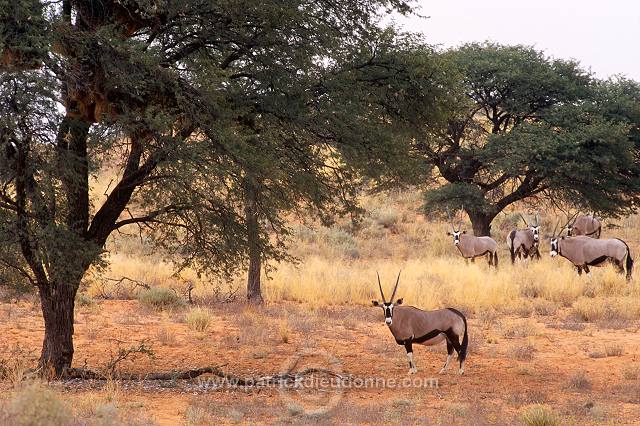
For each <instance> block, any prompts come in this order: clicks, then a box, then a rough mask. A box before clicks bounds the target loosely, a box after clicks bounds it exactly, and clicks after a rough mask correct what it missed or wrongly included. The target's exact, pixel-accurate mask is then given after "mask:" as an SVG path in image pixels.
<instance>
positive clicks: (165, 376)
mask: <svg viewBox="0 0 640 426" xmlns="http://www.w3.org/2000/svg"><path fill="white" fill-rule="evenodd" d="M313 373H323V374H327V375H329V376H333V377H337V378H339V379H344V377H343V376H341V375H340V374H337V373H334V372H333V371H330V370H326V369H323V368H307V369H305V370H302V371H301V372H299V373H296V374H292V373H291V372H290V371H287V372H284V373H280V374H275V375H267V376H259V377H240V376H236V375H234V374H228V373H225V372H224V371H222V370H221V368H220V367H203V368H195V369H191V370H184V371H169V372H164V373H147V374H136V373H132V374H129V373H117V374H114V375H112V376H110V375H105V374H101V373H98V372H95V371H92V370H88V369H85V368H68V369H67V370H66V372H65V374H64V376H63V378H64V379H67V380H68V379H84V380H109V379H113V380H126V381H128V380H131V381H141V380H190V379H195V378H196V377H199V376H202V375H204V374H211V375H214V376H217V377H220V378H222V379H224V380H225V381H227V382H228V383H232V384H234V385H236V386H247V387H258V386H265V385H272V384H282V383H290V382H295V381H296V380H300V379H302V378H303V377H304V376H307V375H309V374H313Z"/></svg>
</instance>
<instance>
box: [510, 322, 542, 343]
mask: <svg viewBox="0 0 640 426" xmlns="http://www.w3.org/2000/svg"><path fill="white" fill-rule="evenodd" d="M502 333H503V335H504V337H506V338H509V339H510V338H514V337H528V336H533V335H535V334H536V328H535V326H534V325H533V324H532V323H530V322H526V321H519V322H514V323H511V324H507V325H506V326H504V327H503V331H502Z"/></svg>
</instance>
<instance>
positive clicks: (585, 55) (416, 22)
mask: <svg viewBox="0 0 640 426" xmlns="http://www.w3.org/2000/svg"><path fill="white" fill-rule="evenodd" d="M418 3H419V4H420V6H421V8H420V11H419V13H420V14H421V15H424V16H430V18H429V19H421V18H418V17H411V18H408V19H406V18H402V17H400V18H396V20H395V21H396V23H397V24H399V25H400V27H401V28H404V29H405V30H407V31H412V32H421V33H424V34H425V36H426V40H427V42H429V43H431V44H437V45H441V46H442V47H455V46H458V45H460V44H462V43H466V42H471V41H484V40H491V41H495V42H499V43H502V44H525V45H533V46H535V47H536V48H537V49H540V50H543V51H544V52H545V53H546V54H547V55H550V56H553V57H556V58H566V59H568V58H573V59H576V60H578V61H580V63H581V64H582V65H583V67H584V68H586V69H591V71H593V72H594V73H595V74H596V76H597V77H600V78H606V77H609V76H612V75H615V74H624V75H626V76H627V77H629V78H633V79H634V80H636V81H640V0H600V1H596V0H537V1H536V0H534V1H527V2H524V1H519V0H510V1H505V0H489V1H479V0H445V1H433V0H420V1H419V2H418Z"/></svg>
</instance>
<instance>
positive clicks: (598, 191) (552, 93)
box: [416, 43, 640, 235]
mask: <svg viewBox="0 0 640 426" xmlns="http://www.w3.org/2000/svg"><path fill="white" fill-rule="evenodd" d="M443 56H444V57H445V58H446V59H447V60H449V61H451V63H452V65H453V66H452V69H455V70H456V72H457V75H458V76H459V79H460V84H459V86H458V88H457V89H456V90H455V91H454V93H455V94H454V95H453V99H455V101H454V102H451V103H450V106H451V109H450V112H449V116H448V119H447V120H446V122H444V123H443V125H442V126H437V127H435V128H433V127H429V126H424V127H423V128H422V130H423V132H422V133H421V134H420V135H419V136H418V137H417V138H416V141H417V142H416V151H417V152H418V153H419V155H420V156H421V157H422V158H423V160H424V161H425V163H426V164H428V165H431V166H433V167H435V170H436V172H437V177H438V178H440V179H442V180H444V181H445V184H444V185H442V186H440V187H438V188H436V189H433V190H430V191H428V192H427V194H426V210H427V212H428V211H433V210H442V209H444V207H449V208H460V206H461V205H463V206H464V209H465V210H466V212H467V213H468V215H469V218H470V219H471V223H472V226H473V231H474V234H475V235H489V233H490V228H491V221H492V220H493V218H494V217H495V216H496V215H497V214H498V213H500V212H501V211H502V210H503V209H505V208H506V207H507V206H509V205H510V204H512V203H514V202H516V201H520V200H524V199H526V198H529V197H532V196H536V195H542V194H543V193H546V194H554V195H555V196H557V197H564V198H565V199H566V200H567V201H569V202H572V203H575V204H577V205H580V206H582V207H585V208H589V209H594V210H596V211H599V212H602V213H605V214H606V213H608V214H616V213H620V212H623V211H630V210H629V209H632V208H633V206H634V202H635V201H637V194H638V189H640V180H639V175H638V172H639V169H638V163H637V162H634V159H635V158H637V155H638V148H639V147H638V146H637V144H634V142H633V140H631V139H630V135H631V134H630V131H631V132H633V131H634V130H633V128H635V129H637V125H638V123H639V121H638V120H637V111H636V116H635V117H634V116H633V112H632V110H631V108H630V107H628V108H626V110H622V109H620V108H617V107H616V105H618V104H621V103H622V104H625V105H627V104H633V98H634V96H635V97H636V99H637V93H638V92H637V91H635V92H634V90H635V89H637V86H636V87H635V89H634V88H632V87H631V86H632V85H630V84H629V82H627V84H626V87H625V88H622V87H621V86H620V84H621V82H617V81H610V82H599V81H597V80H594V79H593V78H592V77H591V76H590V75H589V74H588V73H586V72H585V71H584V70H583V69H581V68H580V67H579V65H578V64H577V63H576V62H573V61H565V60H559V59H551V58H548V57H546V56H544V54H542V53H541V52H539V51H536V50H534V49H533V48H530V47H524V46H502V45H498V44H493V43H483V44H469V45H466V46H463V47H461V48H459V49H455V50H451V51H448V52H445V53H443ZM623 99H627V100H626V101H625V100H623ZM616 110H617V111H618V114H616V113H614V111H616ZM430 124H433V122H432V123H430ZM636 131H637V130H636Z"/></svg>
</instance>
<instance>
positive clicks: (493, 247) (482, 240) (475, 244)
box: [458, 234, 498, 257]
mask: <svg viewBox="0 0 640 426" xmlns="http://www.w3.org/2000/svg"><path fill="white" fill-rule="evenodd" d="M458 249H459V250H460V253H462V256H463V257H476V256H482V255H485V254H487V253H495V252H496V251H497V250H498V244H497V243H496V242H495V240H494V239H493V238H491V237H475V236H473V235H467V234H463V235H460V245H459V246H458Z"/></svg>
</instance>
